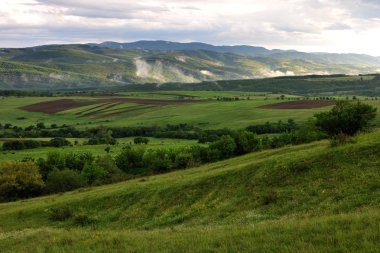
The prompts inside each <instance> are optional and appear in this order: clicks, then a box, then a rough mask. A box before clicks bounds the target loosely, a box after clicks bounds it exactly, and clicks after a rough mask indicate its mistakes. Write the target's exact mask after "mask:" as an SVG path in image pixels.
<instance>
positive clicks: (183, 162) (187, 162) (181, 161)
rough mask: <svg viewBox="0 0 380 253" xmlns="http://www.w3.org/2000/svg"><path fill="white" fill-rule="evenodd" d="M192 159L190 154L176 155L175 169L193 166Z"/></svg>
mask: <svg viewBox="0 0 380 253" xmlns="http://www.w3.org/2000/svg"><path fill="white" fill-rule="evenodd" d="M194 164H195V162H194V158H193V155H192V154H191V153H184V152H183V153H178V154H177V155H176V158H175V167H176V168H178V169H184V168H188V167H192V166H194Z"/></svg>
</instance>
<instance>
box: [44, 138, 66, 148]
mask: <svg viewBox="0 0 380 253" xmlns="http://www.w3.org/2000/svg"><path fill="white" fill-rule="evenodd" d="M49 144H50V146H53V147H57V148H58V147H64V146H68V145H70V142H69V141H68V140H66V139H65V138H62V137H56V138H53V139H51V140H50V143H49Z"/></svg>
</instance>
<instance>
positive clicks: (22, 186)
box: [0, 161, 44, 200]
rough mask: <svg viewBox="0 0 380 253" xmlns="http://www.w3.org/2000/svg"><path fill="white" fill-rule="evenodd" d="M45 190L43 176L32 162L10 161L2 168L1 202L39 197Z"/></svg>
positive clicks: (0, 172)
mask: <svg viewBox="0 0 380 253" xmlns="http://www.w3.org/2000/svg"><path fill="white" fill-rule="evenodd" d="M43 188H44V182H43V180H42V177H41V174H40V173H39V171H38V167H37V166H36V165H35V164H34V163H33V162H32V161H25V162H15V161H10V162H5V163H4V164H3V165H2V166H1V167H0V200H15V199H19V198H27V197H33V196H37V195H39V194H40V193H41V192H42V189H43Z"/></svg>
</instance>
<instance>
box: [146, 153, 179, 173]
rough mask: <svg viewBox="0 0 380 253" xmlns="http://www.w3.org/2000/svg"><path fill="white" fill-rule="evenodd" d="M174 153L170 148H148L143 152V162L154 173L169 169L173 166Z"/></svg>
mask: <svg viewBox="0 0 380 253" xmlns="http://www.w3.org/2000/svg"><path fill="white" fill-rule="evenodd" d="M174 160H175V154H174V152H172V151H171V150H164V149H156V150H148V152H146V153H145V154H144V157H143V162H144V164H145V166H146V167H147V168H149V169H150V170H151V171H152V172H154V173H163V172H167V171H170V170H171V169H172V168H173V166H174Z"/></svg>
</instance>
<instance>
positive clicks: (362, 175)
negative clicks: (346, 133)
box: [0, 131, 380, 252]
mask: <svg viewBox="0 0 380 253" xmlns="http://www.w3.org/2000/svg"><path fill="white" fill-rule="evenodd" d="M379 154H380V132H379V131H375V132H373V133H369V134H364V135H361V136H359V137H358V139H357V143H356V144H349V145H344V146H340V147H336V148H331V147H329V144H328V142H327V141H321V142H315V143H311V144H307V145H299V146H288V147H284V148H281V149H275V150H266V151H261V152H256V153H252V154H248V155H245V156H241V157H236V158H233V159H229V160H225V161H221V162H217V163H212V164H207V165H204V166H201V167H198V168H193V169H188V170H182V171H176V172H172V173H168V174H163V175H158V176H151V177H146V178H143V179H136V180H131V181H127V182H122V183H118V184H114V185H107V186H100V187H95V188H92V189H80V190H76V191H73V192H68V193H64V194H60V195H52V196H45V197H39V198H35V199H29V200H23V201H18V202H13V203H4V204H0V246H1V247H2V249H6V252H125V251H126V252H359V251H360V252H376V251H377V249H378V247H379V241H380V240H379V233H380V227H379V224H380V215H379V213H380V212H379V210H380V187H379V181H380V170H379V166H380V159H379V158H380V157H379V156H380V155H379ZM50 208H58V209H59V208H69V209H70V210H71V212H72V213H73V215H74V216H75V215H77V214H82V215H85V216H87V217H88V218H89V219H90V220H92V223H91V224H90V225H86V226H80V225H78V224H77V223H76V222H75V219H74V218H68V219H67V220H65V221H60V222H59V221H52V220H49V212H48V210H49V209H50Z"/></svg>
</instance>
